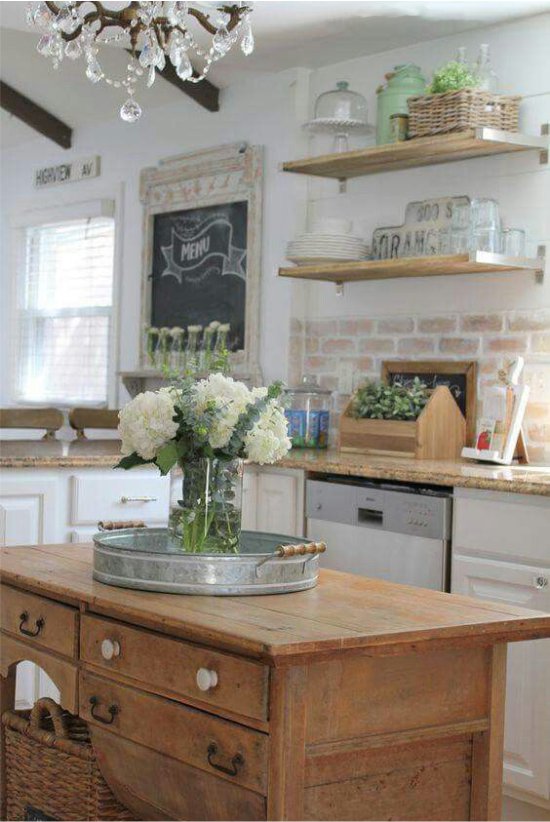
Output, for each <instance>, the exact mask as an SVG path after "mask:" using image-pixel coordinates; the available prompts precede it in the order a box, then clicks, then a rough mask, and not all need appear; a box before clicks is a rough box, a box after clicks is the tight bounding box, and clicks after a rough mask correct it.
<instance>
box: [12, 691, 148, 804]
mask: <svg viewBox="0 0 550 822" xmlns="http://www.w3.org/2000/svg"><path fill="white" fill-rule="evenodd" d="M2 723H3V725H4V730H5V755H6V805H7V814H6V818H7V819H15V820H23V819H79V820H90V819H97V820H130V819H132V818H133V817H132V815H131V814H130V812H129V811H128V810H127V809H126V808H125V807H123V806H122V805H121V804H120V803H119V802H118V801H117V799H116V798H115V796H114V795H113V793H112V791H111V789H110V788H109V786H108V785H107V783H106V782H105V780H104V779H103V776H102V775H101V771H100V770H99V767H98V765H97V762H96V758H95V754H94V751H93V749H92V745H91V743H90V735H89V732H88V725H87V723H86V722H84V721H83V720H81V719H79V718H78V717H76V716H73V715H72V714H69V713H68V712H67V711H63V710H62V709H61V708H60V707H59V705H58V704H57V703H56V702H54V701H53V700H52V699H47V698H44V699H39V700H38V701H37V702H36V703H35V705H34V707H33V709H32V711H6V712H5V713H4V714H3V716H2Z"/></svg>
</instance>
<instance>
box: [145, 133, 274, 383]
mask: <svg viewBox="0 0 550 822" xmlns="http://www.w3.org/2000/svg"><path fill="white" fill-rule="evenodd" d="M262 176H263V151H262V148H261V146H249V145H248V144H247V143H234V144H230V145H226V146H220V147H216V148H212V149H206V150H204V151H199V152H194V153H193V154H183V155H179V156H177V157H173V158H168V159H166V160H161V161H160V163H159V165H158V167H155V168H146V169H144V170H143V171H142V173H141V179H140V196H141V201H142V203H143V207H144V223H143V237H144V239H143V280H142V282H143V286H142V312H141V319H142V327H149V326H155V327H156V328H162V327H168V328H173V327H174V326H179V327H183V328H186V327H187V326H190V325H200V326H202V327H203V328H204V327H205V326H207V325H208V324H209V323H211V322H212V321H213V320H217V321H218V322H221V323H229V324H230V326H231V330H230V333H229V347H230V351H231V355H230V360H231V370H232V372H233V373H234V374H235V375H236V376H238V377H240V378H243V379H249V380H251V381H254V382H257V381H259V380H261V374H260V367H259V307H260V261H261V237H262ZM144 340H145V334H143V333H142V334H141V346H140V361H141V365H142V366H145V365H146V355H145V350H144V349H145V346H144Z"/></svg>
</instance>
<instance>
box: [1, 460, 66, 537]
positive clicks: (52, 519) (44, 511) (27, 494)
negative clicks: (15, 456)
mask: <svg viewBox="0 0 550 822" xmlns="http://www.w3.org/2000/svg"><path fill="white" fill-rule="evenodd" d="M32 475H33V472H32V471H31V470H29V474H28V477H18V478H16V479H11V478H9V477H6V475H5V474H4V475H3V476H2V477H1V478H0V545H2V546H12V545H43V544H45V543H48V542H56V541H57V535H56V505H57V495H56V487H57V483H56V481H55V480H54V479H43V480H36V479H33V476H32Z"/></svg>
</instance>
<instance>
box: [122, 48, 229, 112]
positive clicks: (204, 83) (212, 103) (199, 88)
mask: <svg viewBox="0 0 550 822" xmlns="http://www.w3.org/2000/svg"><path fill="white" fill-rule="evenodd" d="M126 51H127V52H128V53H129V54H132V52H131V51H130V49H126ZM136 56H137V57H139V52H136ZM157 74H159V75H160V76H161V77H163V78H164V79H165V80H167V81H168V82H169V83H172V85H173V86H175V87H176V88H177V89H179V90H180V91H183V93H184V94H187V96H188V97H191V99H193V100H194V101H195V102H196V103H198V104H199V106H202V107H203V108H205V109H207V111H219V110H220V90H219V88H218V87H217V86H215V85H214V84H213V83H211V82H210V81H209V80H201V81H200V83H190V82H189V81H188V80H180V78H179V77H178V75H177V74H176V69H175V68H174V66H173V65H172V63H171V62H170V60H167V61H166V65H165V66H164V68H163V70H162V71H159V70H158V69H157ZM193 75H194V76H195V77H198V74H197V72H196V71H194V72H193Z"/></svg>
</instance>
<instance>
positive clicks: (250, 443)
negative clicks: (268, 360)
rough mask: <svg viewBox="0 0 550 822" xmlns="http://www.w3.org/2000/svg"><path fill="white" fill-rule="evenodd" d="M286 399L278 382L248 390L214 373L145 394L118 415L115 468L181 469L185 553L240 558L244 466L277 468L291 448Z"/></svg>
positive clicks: (174, 515) (173, 528)
mask: <svg viewBox="0 0 550 822" xmlns="http://www.w3.org/2000/svg"><path fill="white" fill-rule="evenodd" d="M280 394H281V384H280V383H274V384H273V385H271V386H269V388H252V389H249V388H247V387H246V385H245V384H244V383H242V382H238V381H236V380H233V379H232V378H231V377H226V376H224V375H223V374H218V373H215V374H211V375H210V376H209V377H208V378H207V379H204V380H199V381H194V380H192V379H186V380H183V381H182V382H181V383H178V384H176V385H173V386H170V387H167V388H161V389H159V390H158V391H145V392H144V393H143V394H139V395H138V396H137V397H135V398H134V399H133V400H132V401H131V402H129V403H128V405H126V406H125V408H123V409H122V411H121V412H120V425H119V434H120V437H121V440H122V454H123V457H122V459H121V460H120V462H119V464H118V466H117V467H120V468H133V467H134V466H135V465H144V464H147V463H153V464H155V465H156V466H157V467H158V468H159V470H160V471H161V473H162V474H167V473H168V472H169V471H170V470H171V469H172V468H173V467H174V465H176V464H179V465H180V466H181V467H182V469H183V497H182V499H181V500H180V501H179V503H178V505H177V506H175V507H173V508H172V510H171V514H170V522H169V530H170V533H171V535H172V538H174V539H176V540H177V541H178V544H179V545H180V547H181V548H182V549H183V550H184V551H188V552H192V553H228V552H231V553H237V552H238V546H239V535H240V524H241V494H242V460H243V459H249V460H252V461H253V462H257V463H260V464H262V465H263V464H265V463H272V462H276V461H277V460H279V459H281V457H283V456H284V455H285V454H286V453H287V452H288V450H289V449H290V445H291V443H290V439H289V437H288V427H287V421H286V418H285V415H284V410H283V408H282V406H281V405H280V403H279V402H278V398H279V396H280Z"/></svg>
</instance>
